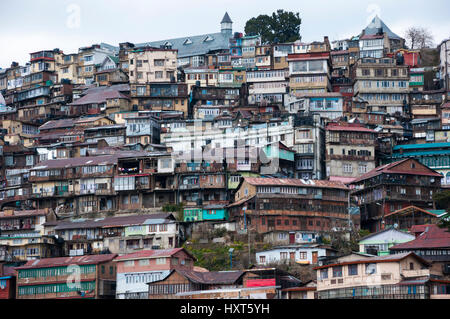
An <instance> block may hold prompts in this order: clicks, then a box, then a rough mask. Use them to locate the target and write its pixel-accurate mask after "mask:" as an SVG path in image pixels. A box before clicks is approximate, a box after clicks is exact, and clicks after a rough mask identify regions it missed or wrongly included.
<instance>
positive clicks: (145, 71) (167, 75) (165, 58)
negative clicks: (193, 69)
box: [128, 47, 177, 85]
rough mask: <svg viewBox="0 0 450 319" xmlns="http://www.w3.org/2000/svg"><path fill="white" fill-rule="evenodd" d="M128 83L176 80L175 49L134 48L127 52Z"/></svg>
mask: <svg viewBox="0 0 450 319" xmlns="http://www.w3.org/2000/svg"><path fill="white" fill-rule="evenodd" d="M128 59H129V64H128V72H129V73H128V75H129V79H130V84H139V85H140V84H147V83H170V82H176V72H177V50H172V49H170V50H169V49H160V48H151V47H150V48H142V49H135V50H133V51H130V52H129V53H128Z"/></svg>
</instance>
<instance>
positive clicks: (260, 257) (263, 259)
mask: <svg viewBox="0 0 450 319" xmlns="http://www.w3.org/2000/svg"><path fill="white" fill-rule="evenodd" d="M265 262H266V256H259V263H260V264H264V263H265Z"/></svg>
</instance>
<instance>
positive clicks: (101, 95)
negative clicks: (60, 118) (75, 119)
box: [69, 85, 129, 106]
mask: <svg viewBox="0 0 450 319" xmlns="http://www.w3.org/2000/svg"><path fill="white" fill-rule="evenodd" d="M107 99H129V97H128V96H126V95H124V94H122V93H121V90H120V87H119V86H116V85H113V86H109V87H107V86H105V87H97V88H92V89H89V90H87V92H86V95H85V96H83V97H81V98H79V99H78V100H76V101H74V102H72V103H70V104H69V105H74V106H77V105H86V104H102V103H106V100H107Z"/></svg>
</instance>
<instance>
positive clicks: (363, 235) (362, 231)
mask: <svg viewBox="0 0 450 319" xmlns="http://www.w3.org/2000/svg"><path fill="white" fill-rule="evenodd" d="M369 235H370V231H368V230H367V229H361V230H360V231H359V238H363V237H366V236H369Z"/></svg>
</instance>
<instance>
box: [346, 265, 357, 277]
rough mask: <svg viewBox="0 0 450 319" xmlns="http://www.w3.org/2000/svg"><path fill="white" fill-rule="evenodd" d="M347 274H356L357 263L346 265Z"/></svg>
mask: <svg viewBox="0 0 450 319" xmlns="http://www.w3.org/2000/svg"><path fill="white" fill-rule="evenodd" d="M348 275H349V276H356V275H358V265H348Z"/></svg>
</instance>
